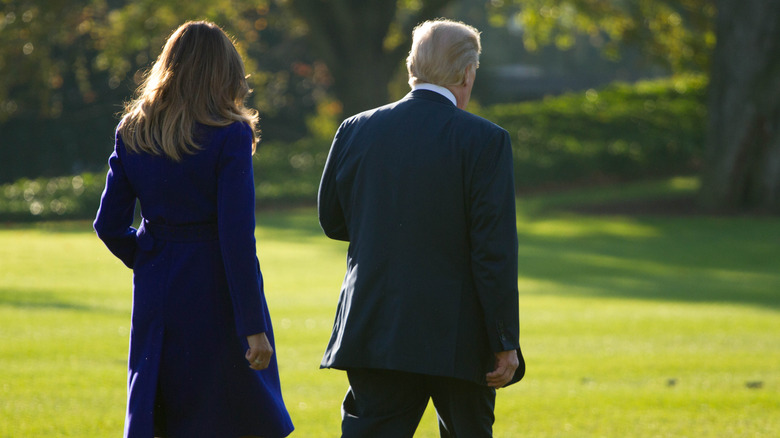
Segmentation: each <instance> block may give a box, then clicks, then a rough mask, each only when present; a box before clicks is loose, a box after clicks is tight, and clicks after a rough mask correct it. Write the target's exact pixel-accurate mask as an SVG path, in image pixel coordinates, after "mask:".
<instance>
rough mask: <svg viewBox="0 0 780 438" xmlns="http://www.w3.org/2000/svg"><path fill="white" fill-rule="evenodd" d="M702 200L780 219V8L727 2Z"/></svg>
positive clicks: (720, 24)
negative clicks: (772, 214)
mask: <svg viewBox="0 0 780 438" xmlns="http://www.w3.org/2000/svg"><path fill="white" fill-rule="evenodd" d="M717 40H718V44H717V46H716V48H715V51H714V53H713V60H712V70H711V74H710V100H709V103H708V107H709V126H708V135H707V145H706V154H705V157H704V158H705V160H704V172H703V178H702V189H701V200H702V202H703V204H704V205H705V206H707V207H710V208H717V209H723V208H726V209H754V208H758V209H765V210H773V211H780V57H779V56H778V54H779V53H780V2H776V1H772V2H767V1H763V0H720V1H719V2H718V18H717Z"/></svg>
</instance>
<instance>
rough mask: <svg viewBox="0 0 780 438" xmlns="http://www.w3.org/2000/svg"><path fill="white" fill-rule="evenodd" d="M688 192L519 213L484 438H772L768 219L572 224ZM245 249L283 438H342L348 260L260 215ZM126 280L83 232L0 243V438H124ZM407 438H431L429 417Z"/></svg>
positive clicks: (776, 252) (779, 393)
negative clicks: (514, 287) (510, 374)
mask: <svg viewBox="0 0 780 438" xmlns="http://www.w3.org/2000/svg"><path fill="white" fill-rule="evenodd" d="M694 189H695V180H690V179H674V180H669V181H663V182H652V183H645V184H634V185H625V186H621V187H610V188H600V189H579V190H576V191H569V192H565V193H557V194H547V195H533V196H524V197H521V198H520V199H519V202H518V213H519V215H518V233H519V241H520V254H519V255H520V276H519V278H518V283H519V286H520V293H521V297H520V316H521V327H520V331H521V343H522V345H523V349H524V351H525V355H526V360H527V363H528V373H527V376H526V378H525V380H523V381H522V382H520V383H519V384H517V385H515V386H513V387H510V388H508V389H505V390H501V391H499V395H498V400H497V407H496V416H497V420H496V424H495V436H497V437H521V436H522V437H621V438H624V437H631V438H637V437H648V438H649V437H653V438H656V437H691V438H694V437H695V438H702V437H767V438H768V437H774V436H777V433H778V431H780V218H778V217H743V216H730V217H704V216H656V215H639V216H626V215H592V214H583V213H576V212H573V211H571V210H569V209H568V207H569V206H571V205H573V204H575V203H578V204H582V203H585V204H587V203H600V202H605V201H610V200H620V199H638V198H642V199H644V198H650V197H653V196H656V195H659V194H662V195H665V196H678V195H685V194H688V193H690V192H691V191H692V190H694ZM257 237H258V242H259V247H258V253H259V257H260V263H261V266H262V268H263V272H264V275H265V283H266V294H267V297H268V301H269V306H270V308H271V311H272V315H273V318H274V324H275V328H276V332H277V342H278V345H277V347H278V348H277V353H278V358H279V362H280V367H281V372H282V385H283V388H284V393H285V398H286V401H287V404H288V407H289V409H290V411H291V414H292V416H293V421H294V422H295V424H296V427H297V432H296V433H294V434H293V436H300V437H306V438H309V437H334V436H338V435H339V408H340V403H341V399H342V397H343V395H344V392H345V390H346V377H345V376H344V375H343V374H342V373H341V372H338V371H323V370H319V369H318V365H319V361H320V358H321V355H322V352H323V350H324V348H325V345H326V343H327V340H328V337H329V333H330V327H331V323H332V321H333V316H334V311H335V307H336V299H337V296H338V290H339V286H340V283H341V279H342V276H343V274H344V265H345V251H346V246H345V245H344V244H343V243H339V242H333V241H329V240H328V239H326V238H325V237H324V236H323V235H322V234H321V232H320V230H319V227H318V225H317V222H316V214H315V212H314V210H313V209H300V210H293V211H284V212H262V213H260V214H259V215H258V228H257ZM130 277H131V274H130V271H129V270H127V269H126V268H124V266H123V265H122V264H121V263H120V262H119V261H118V260H115V259H114V258H112V256H111V255H110V254H109V252H108V251H107V250H106V249H105V248H104V247H103V246H102V244H101V243H100V242H99V241H98V240H97V238H96V237H94V235H93V234H92V232H91V229H90V224H89V223H88V222H67V223H41V224H28V225H14V224H4V225H0V437H14V438H15V437H39V436H77V437H81V438H87V437H101V438H102V437H106V436H118V435H119V434H120V433H121V429H122V421H123V415H124V401H125V376H126V374H125V359H126V349H127V340H128V328H129V319H130V305H131V296H130ZM416 436H418V437H434V436H438V435H437V433H436V425H435V416H434V415H433V413H432V412H431V410H430V409H429V412H428V413H427V414H426V417H425V418H424V419H423V423H422V425H421V427H420V429H419V431H418V434H417V435H416Z"/></svg>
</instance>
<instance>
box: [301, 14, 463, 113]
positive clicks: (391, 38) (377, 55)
mask: <svg viewBox="0 0 780 438" xmlns="http://www.w3.org/2000/svg"><path fill="white" fill-rule="evenodd" d="M451 1H452V0H425V1H405V0H399V1H388V0H333V1H324V0H288V1H287V2H286V3H287V4H288V6H289V7H290V8H291V10H292V11H293V12H294V14H295V15H296V16H297V17H298V18H299V19H300V20H301V21H302V22H303V23H304V24H305V26H306V30H307V36H308V40H309V42H310V44H311V47H312V49H313V50H314V53H315V56H317V57H319V58H321V59H322V61H323V62H324V63H325V65H327V67H328V70H329V71H330V74H331V76H332V77H333V94H334V95H335V96H336V97H337V98H338V99H339V100H340V102H341V104H342V105H343V114H346V115H351V114H354V113H357V112H359V111H363V110H366V109H369V108H371V107H374V106H377V105H380V104H383V103H386V102H387V100H388V89H387V87H388V83H389V82H390V80H391V78H392V76H393V75H394V74H395V73H396V72H397V71H398V68H399V66H400V65H402V60H403V59H404V58H405V56H406V54H407V53H408V51H409V47H410V45H411V43H410V40H411V32H412V29H413V28H414V26H416V25H417V24H418V23H420V22H421V21H425V20H427V19H431V18H435V17H436V15H437V14H438V13H440V12H441V9H442V8H443V7H444V6H446V5H447V4H448V3H450V2H451Z"/></svg>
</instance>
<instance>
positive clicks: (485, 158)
mask: <svg viewBox="0 0 780 438" xmlns="http://www.w3.org/2000/svg"><path fill="white" fill-rule="evenodd" d="M473 169H474V170H473V174H472V177H471V192H470V195H471V199H470V201H471V209H470V212H471V213H470V215H471V230H470V239H471V260H472V273H473V276H474V282H475V285H476V288H477V294H478V296H479V300H480V303H481V305H482V309H483V311H484V318H485V324H486V329H487V333H488V340H489V342H490V348H491V350H492V351H493V352H494V353H495V354H496V368H495V370H494V371H493V372H491V373H488V375H487V378H488V383H489V384H490V385H491V386H496V387H500V386H503V385H505V384H506V383H508V382H509V381H510V380H511V379H512V377H513V376H514V373H515V370H516V369H517V368H518V366H519V362H520V358H521V356H520V355H518V352H517V350H518V349H519V348H520V344H519V316H518V291H517V223H516V215H515V192H514V176H513V168H512V149H511V143H510V140H509V134H508V133H507V132H506V131H504V130H503V129H500V130H497V131H496V132H495V133H494V134H493V135H492V136H491V138H490V140H489V142H488V143H487V144H486V145H485V147H484V148H483V149H482V151H481V152H480V154H479V157H478V158H477V160H476V164H475V165H474V168H473Z"/></svg>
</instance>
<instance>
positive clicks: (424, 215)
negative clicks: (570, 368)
mask: <svg viewBox="0 0 780 438" xmlns="http://www.w3.org/2000/svg"><path fill="white" fill-rule="evenodd" d="M318 205H319V219H320V224H321V226H322V228H323V230H324V231H325V234H326V235H328V236H329V237H331V238H333V239H338V240H345V241H349V242H350V245H349V250H348V255H347V273H346V276H345V278H344V283H343V286H342V289H341V294H340V297H339V303H338V309H337V314H336V320H335V323H334V327H333V333H332V336H331V339H330V343H329V345H328V348H327V351H326V353H325V356H324V358H323V360H322V367H324V368H331V367H332V368H339V369H346V368H355V367H366V368H380V369H391V370H400V371H407V372H415V373H422V374H429V375H436V376H448V377H455V378H460V379H465V380H469V381H473V382H477V383H480V384H484V383H485V374H486V373H487V372H489V371H492V370H493V369H494V367H495V355H494V353H495V352H499V351H506V350H512V349H517V351H518V353H519V352H520V350H519V347H520V346H519V341H518V325H519V324H518V291H517V228H516V222H515V193H514V180H513V175H512V150H511V146H510V140H509V135H508V134H507V132H506V131H505V130H503V129H502V128H500V127H499V126H497V125H495V124H493V123H491V122H489V121H487V120H485V119H482V118H480V117H477V116H475V115H473V114H470V113H468V112H466V111H462V110H460V109H458V108H456V107H455V106H454V105H453V104H452V102H450V101H449V100H448V99H447V98H445V97H444V96H442V95H440V94H438V93H435V92H433V91H427V90H416V91H413V92H411V93H409V94H408V95H407V96H406V97H405V98H403V99H401V100H400V101H398V102H395V103H392V104H389V105H386V106H383V107H380V108H376V109H374V110H371V111H367V112H364V113H362V114H358V115H356V116H354V117H352V118H349V119H347V120H346V121H344V122H343V123H342V124H341V126H340V127H339V130H338V132H337V133H336V136H335V138H334V140H333V145H332V147H331V151H330V154H329V157H328V160H327V163H326V165H325V170H324V172H323V175H322V181H321V184H320V191H319V199H318ZM520 360H521V366H520V368H519V369H518V372H517V373H516V375H515V379H514V380H513V381H517V380H519V379H520V378H522V375H523V373H524V370H525V364H524V362H523V359H522V355H520Z"/></svg>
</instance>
